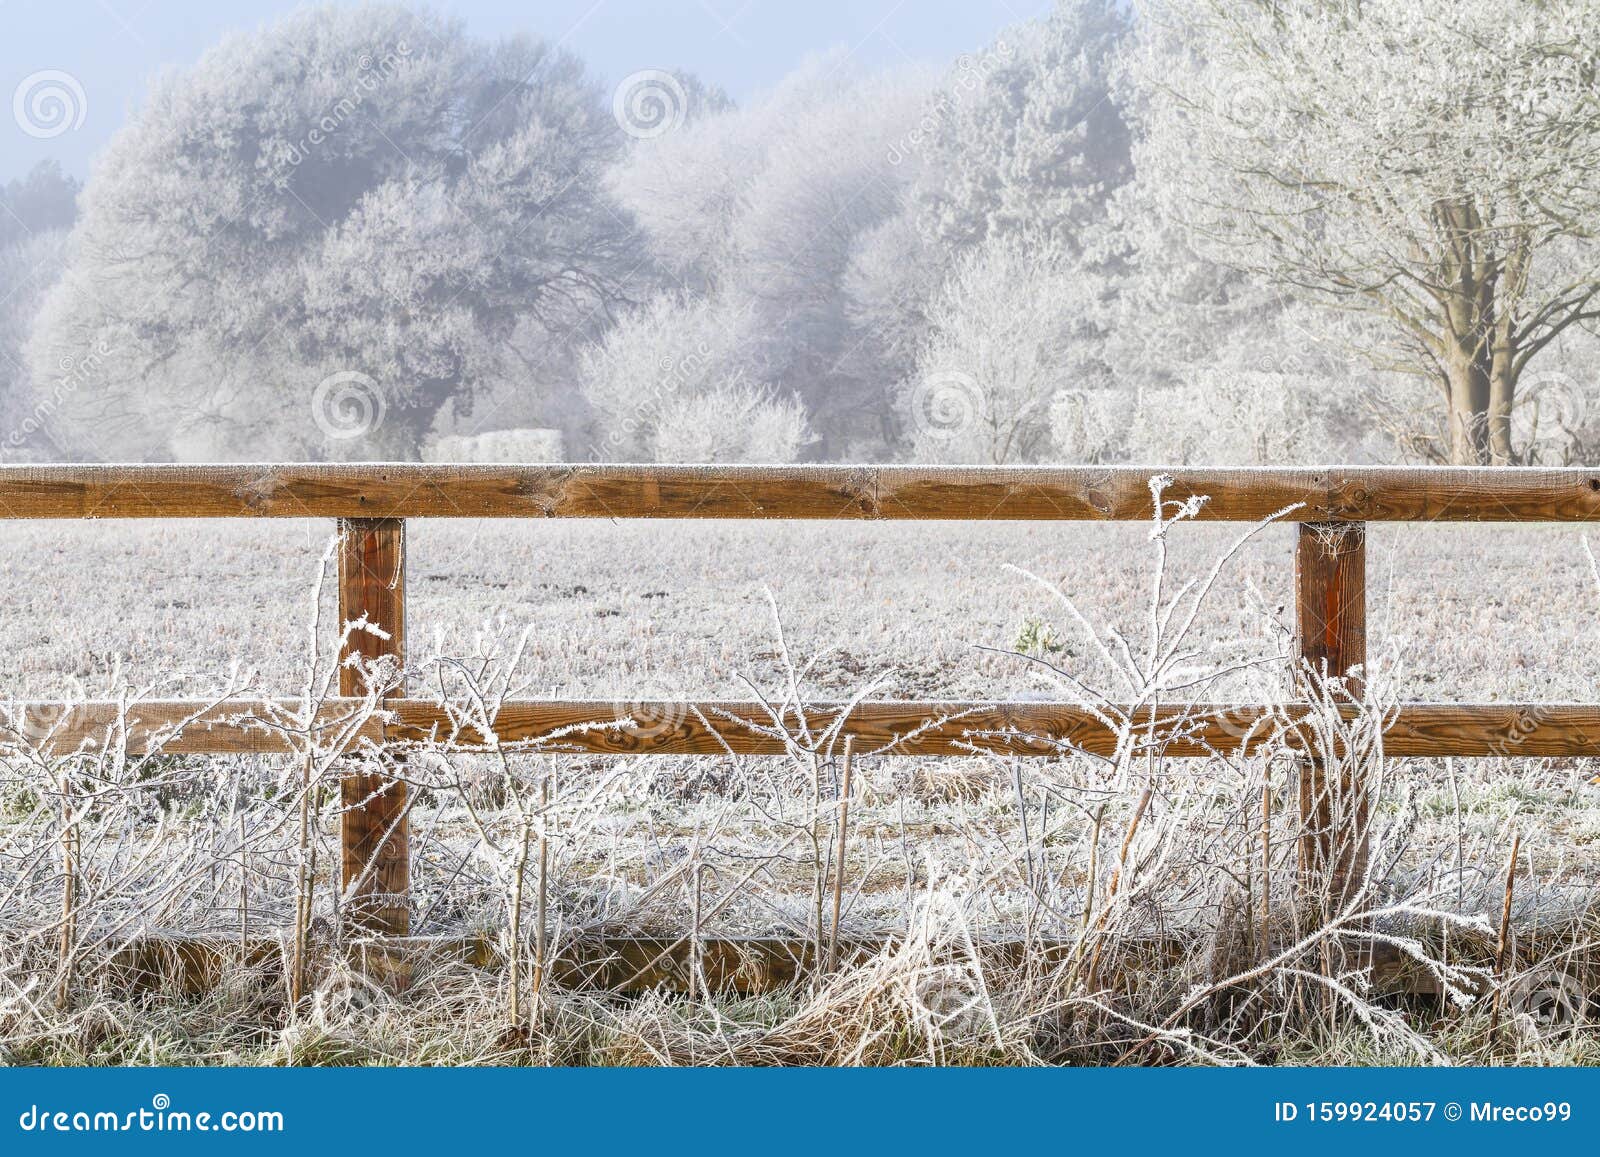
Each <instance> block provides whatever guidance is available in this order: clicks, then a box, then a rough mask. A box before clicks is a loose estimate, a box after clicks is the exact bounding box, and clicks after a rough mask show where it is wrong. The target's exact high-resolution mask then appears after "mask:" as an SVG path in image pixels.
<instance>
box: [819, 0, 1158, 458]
mask: <svg viewBox="0 0 1600 1157" xmlns="http://www.w3.org/2000/svg"><path fill="white" fill-rule="evenodd" d="M1128 27H1129V24H1128V17H1127V15H1126V13H1125V12H1124V11H1123V10H1122V8H1121V7H1120V6H1119V5H1117V4H1115V3H1110V2H1105V0H1061V2H1060V3H1058V4H1057V5H1056V7H1055V8H1054V9H1052V10H1051V12H1050V13H1049V14H1048V15H1046V16H1044V17H1042V18H1040V19H1037V20H1033V21H1030V22H1027V23H1023V24H1020V25H1018V26H1016V27H1014V28H1011V29H1008V30H1006V32H1004V33H1003V34H1002V35H1001V36H1000V37H999V38H998V39H997V40H996V41H995V42H994V43H992V44H990V45H989V46H988V47H986V48H984V49H983V50H982V51H981V52H977V53H974V54H972V55H971V56H967V57H963V58H962V59H961V60H960V61H958V62H957V64H956V66H955V67H954V68H952V69H951V70H950V72H949V73H948V74H947V75H946V77H945V78H944V80H943V82H942V84H941V85H940V87H939V89H938V90H937V91H936V92H935V93H934V95H933V96H932V97H931V98H930V99H929V100H928V102H927V104H926V105H925V106H924V110H923V115H922V117H921V118H920V119H919V120H918V122H917V124H916V125H915V126H914V129H913V131H912V132H911V133H910V134H908V135H907V137H906V138H904V140H903V141H901V142H899V144H898V148H897V153H896V158H895V159H896V163H897V166H898V167H899V168H901V169H904V170H906V172H907V174H908V179H907V181H906V187H905V192H904V193H903V194H902V197H901V210H900V212H899V214H898V215H897V216H896V217H894V218H892V219H891V220H889V221H887V222H885V223H884V224H883V225H881V226H879V227H878V228H876V229H875V230H873V231H871V232H869V233H867V234H864V235H863V236H862V238H861V240H860V242H859V243H858V245H857V247H856V252H855V254H854V256H853V259H852V264H851V267H850V270H849V273H848V275H847V277H846V279H845V286H846V289H847V291H848V294H849V306H850V310H851V315H852V317H853V318H854V319H855V320H856V323H857V325H858V326H859V327H860V328H862V329H863V331H864V332H867V333H869V334H871V336H872V341H871V342H863V343H862V346H861V348H862V349H864V350H866V351H869V352H870V353H872V354H874V355H875V356H876V358H877V359H878V365H879V366H881V367H882V368H883V370H884V371H885V374H886V376H887V377H888V379H889V380H897V379H898V378H901V377H905V376H907V375H911V376H912V377H913V378H915V377H916V376H917V374H925V373H926V372H927V366H926V358H927V351H926V350H923V351H922V354H921V357H920V359H919V358H918V354H917V348H918V344H919V342H921V341H922V339H923V335H924V333H925V331H927V330H928V328H929V326H930V309H931V308H932V307H933V303H934V302H935V301H936V300H938V299H939V298H940V297H941V295H943V294H944V293H945V291H944V289H943V288H941V287H942V286H943V285H944V283H945V281H946V279H947V278H949V277H952V276H954V273H953V271H954V270H955V268H956V267H957V266H958V265H959V264H960V263H961V262H962V260H963V259H964V255H966V254H968V253H970V251H972V250H973V249H974V248H975V247H977V246H980V245H982V244H984V243H985V242H986V241H988V240H991V239H998V238H1005V237H1011V238H1021V237H1028V238H1033V239H1035V240H1037V241H1039V242H1041V243H1044V244H1047V245H1049V246H1051V247H1052V251H1051V253H1050V256H1049V258H1048V261H1047V264H1048V265H1050V266H1051V267H1052V268H1054V269H1056V270H1057V271H1058V272H1060V270H1061V266H1062V263H1063V262H1070V263H1073V264H1075V265H1076V266H1077V269H1078V275H1077V278H1076V280H1077V281H1078V282H1081V283H1083V284H1088V283H1091V282H1094V283H1097V285H1098V288H1097V289H1096V290H1095V291H1094V292H1093V293H1080V300H1079V301H1077V302H1076V303H1073V304H1072V305H1071V306H1068V307H1071V308H1076V307H1078V306H1080V305H1083V304H1084V303H1085V302H1087V301H1091V300H1092V301H1093V302H1094V303H1095V310H1096V314H1097V317H1098V318H1099V319H1100V320H1101V321H1104V320H1105V317H1106V314H1105V312H1104V305H1105V302H1104V300H1103V297H1104V295H1105V294H1106V293H1108V292H1110V290H1111V285H1110V283H1109V282H1108V281H1107V279H1108V278H1110V277H1111V276H1112V275H1113V272H1114V269H1115V266H1116V263H1117V260H1118V258H1119V257H1120V255H1121V249H1122V245H1121V242H1120V241H1119V239H1118V237H1117V235H1116V224H1115V222H1113V221H1112V220H1111V219H1110V218H1109V217H1108V214H1107V204H1108V198H1109V195H1110V194H1111V192H1112V191H1113V190H1115V189H1117V188H1118V187H1119V186H1121V185H1122V184H1123V183H1124V182H1125V181H1126V180H1127V179H1128V176H1129V173H1130V166H1129V134H1128V129H1127V126H1126V124H1125V123H1124V121H1123V119H1122V117H1121V114H1120V111H1119V108H1118V104H1117V102H1116V101H1115V100H1114V99H1112V85H1113V78H1114V75H1115V72H1116V60H1117V53H1118V51H1119V48H1120V45H1121V44H1122V43H1123V41H1124V39H1125V38H1126V35H1127V31H1128ZM991 256H993V255H991ZM961 292H964V291H961ZM1062 304H1063V305H1064V306H1067V305H1068V303H1066V302H1063V303H1062ZM1059 324H1061V325H1065V326H1066V327H1067V328H1068V329H1070V330H1072V331H1073V332H1074V333H1075V335H1076V340H1075V341H1074V344H1073V350H1074V355H1075V356H1076V357H1077V364H1078V368H1079V369H1081V367H1082V363H1083V361H1084V359H1083V357H1082V356H1081V354H1082V353H1083V352H1084V350H1085V349H1086V348H1091V347H1092V348H1094V349H1096V350H1098V348H1099V344H1100V341H1101V339H1102V338H1103V337H1104V336H1105V335H1104V334H1103V333H1102V332H1097V331H1095V330H1094V329H1093V328H1092V327H1089V326H1086V325H1085V318H1084V317H1082V316H1080V317H1075V318H1069V319H1065V321H1064V322H1062V323H1059ZM1052 328H1056V326H1055V325H1053V326H1052ZM913 361H917V362H918V365H917V367H916V369H915V371H914V370H913V365H912V363H913ZM1030 413H1032V411H1030ZM1035 418H1037V419H1038V420H1039V421H1042V416H1041V415H1035ZM1042 428H1043V426H1041V425H1036V424H1034V420H1033V419H1030V425H1029V427H1028V431H1029V432H1028V434H1027V436H1026V437H1025V438H1024V439H1023V441H1025V442H1026V443H1027V444H1028V445H1029V446H1031V447H1035V448H1036V449H1037V448H1042V446H1043V444H1044V443H1043V442H1042V441H1041V440H1040V438H1039V437H1038V433H1039V431H1040V430H1041V429H1042ZM904 429H905V431H906V435H907V439H908V441H912V442H916V443H917V446H916V447H915V448H914V449H915V452H916V453H918V454H922V455H927V454H932V453H935V452H936V450H937V448H938V447H937V446H936V445H934V444H930V443H929V441H928V439H927V438H926V436H925V432H922V433H919V432H918V431H917V430H916V429H914V427H912V426H906V427H904ZM951 441H952V443H953V442H954V441H956V440H954V439H952V440H951ZM1003 441H1004V439H1002V442H1003ZM968 449H969V450H971V452H972V453H974V454H978V455H979V457H983V456H984V455H986V454H988V453H990V452H992V451H993V450H994V449H995V447H989V449H988V450H985V451H983V452H981V453H980V452H979V451H978V450H977V449H976V448H975V447H969V448H968ZM945 451H946V452H947V453H950V454H954V453H956V452H957V448H956V446H955V445H954V444H951V445H947V446H945ZM1006 452H1007V454H1010V455H1014V454H1015V453H1016V452H1017V449H1016V446H1015V445H1014V444H1013V446H1012V447H1011V449H1010V450H1008V451H1006Z"/></svg>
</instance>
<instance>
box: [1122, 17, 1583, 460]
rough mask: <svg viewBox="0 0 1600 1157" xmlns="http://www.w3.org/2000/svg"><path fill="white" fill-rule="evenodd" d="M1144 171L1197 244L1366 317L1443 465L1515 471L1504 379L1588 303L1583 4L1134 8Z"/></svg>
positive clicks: (1513, 384)
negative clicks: (1414, 386) (1425, 409)
mask: <svg viewBox="0 0 1600 1157" xmlns="http://www.w3.org/2000/svg"><path fill="white" fill-rule="evenodd" d="M1141 28H1142V30H1143V33H1142V42H1141V46H1140V50H1139V51H1138V52H1137V53H1135V54H1134V55H1133V58H1132V62H1131V66H1130V68H1131V74H1132V77H1133V79H1134V81H1135V82H1136V83H1137V84H1138V85H1139V86H1140V87H1141V89H1142V90H1143V91H1144V93H1145V94H1146V95H1147V97H1148V99H1147V100H1146V101H1145V102H1144V103H1143V105H1142V116H1141V122H1142V124H1141V128H1142V132H1141V138H1140V145H1139V147H1138V150H1137V163H1138V168H1139V172H1140V176H1141V180H1147V181H1149V182H1150V183H1151V186H1152V187H1153V188H1155V189H1157V190H1160V191H1161V193H1162V194H1163V197H1164V206H1165V208H1166V210H1167V211H1168V212H1170V213H1171V214H1172V216H1173V218H1174V219H1175V220H1178V221H1181V222H1182V223H1183V224H1184V225H1185V226H1186V227H1187V228H1188V229H1189V231H1190V236H1191V239H1192V241H1193V244H1194V246H1195V248H1196V249H1197V250H1198V251H1200V252H1202V253H1203V254H1204V255H1205V256H1207V257H1209V258H1211V259H1213V260H1215V261H1218V262H1221V263H1225V264H1228V265H1230V266H1233V267H1235V268H1238V269H1241V270H1245V271H1247V272H1249V273H1251V274H1253V275H1259V276H1263V277H1267V278H1270V279H1273V280H1274V281H1276V282H1277V283H1279V284H1281V285H1284V286H1287V287H1290V288H1292V289H1294V290H1297V291H1305V292H1309V293H1313V294H1316V295H1319V296H1321V297H1322V298H1323V299H1324V300H1326V301H1329V302H1331V303H1333V304H1336V305H1341V306H1346V307H1352V308H1356V309H1360V310H1366V311H1371V312H1372V313H1373V314H1375V315H1376V316H1378V317H1380V318H1381V319H1383V321H1384V322H1385V323H1386V327H1387V328H1386V332H1387V333H1388V335H1389V341H1388V342H1387V343H1386V344H1387V348H1386V349H1385V350H1383V351H1382V353H1381V358H1382V359H1383V360H1384V361H1386V362H1387V363H1388V364H1390V365H1393V366H1396V367H1398V368H1401V369H1403V370H1405V371H1407V372H1410V373H1413V374H1417V375H1422V376H1424V377H1425V378H1427V379H1429V380H1431V381H1433V382H1434V383H1435V384H1436V388H1437V393H1438V397H1439V398H1440V399H1441V402H1442V405H1441V406H1440V413H1441V415H1442V416H1443V417H1444V419H1445V421H1444V422H1443V423H1441V425H1442V426H1443V429H1442V431H1441V433H1440V435H1439V436H1438V437H1437V438H1435V439H1434V440H1433V441H1432V442H1431V444H1428V445H1425V446H1420V447H1419V449H1422V450H1424V451H1425V452H1426V453H1427V454H1428V455H1429V456H1430V457H1432V458H1434V459H1436V460H1441V461H1452V462H1458V463H1463V462H1465V463H1470V462H1496V463H1504V462H1513V461H1519V460H1522V458H1523V457H1524V451H1525V450H1526V449H1527V448H1526V447H1518V446H1517V445H1516V444H1515V439H1514V436H1513V428H1514V411H1515V406H1516V403H1517V398H1518V388H1519V383H1520V382H1522V381H1523V380H1524V378H1525V377H1526V375H1527V374H1528V373H1529V371H1530V363H1531V362H1532V361H1533V359H1535V358H1536V357H1538V356H1539V355H1540V353H1541V352H1542V351H1544V350H1545V349H1546V348H1547V347H1549V346H1550V344H1551V343H1552V342H1554V341H1555V340H1556V339H1557V338H1558V337H1559V336H1560V335H1561V334H1562V333H1563V332H1565V331H1566V330H1568V329H1569V327H1572V326H1574V325H1577V324H1579V323H1582V322H1584V321H1586V320H1590V319H1594V318H1596V317H1600V297H1597V293H1600V277H1597V268H1600V267H1597V258H1600V249H1597V247H1596V246H1595V244H1594V241H1593V239H1592V238H1593V230H1594V225H1595V222H1596V220H1597V219H1600V182H1596V181H1595V180H1594V179H1593V170H1594V165H1595V161H1596V158H1597V157H1600V91H1597V89H1596V84H1595V76H1596V64H1597V59H1596V47H1595V46H1596V45H1597V44H1600V4H1596V3H1594V0H1536V2H1530V3H1524V4H1506V3H1503V2H1501V0H1457V2H1456V3H1451V4H1438V5H1435V4H1421V3H1408V2H1400V0H1389V2H1373V0H1359V2H1358V0H1154V2H1152V3H1151V4H1149V5H1147V7H1146V10H1145V13H1144V19H1143V20H1142V21H1141Z"/></svg>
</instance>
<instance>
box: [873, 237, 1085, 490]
mask: <svg viewBox="0 0 1600 1157" xmlns="http://www.w3.org/2000/svg"><path fill="white" fill-rule="evenodd" d="M1105 293H1106V282H1105V281H1104V279H1102V278H1099V277H1096V276H1094V275H1092V274H1090V273H1087V272H1086V271H1085V270H1084V268H1083V266H1082V265H1081V264H1080V263H1078V262H1076V261H1074V260H1073V259H1072V256H1071V254H1070V253H1068V252H1067V250H1066V246H1065V244H1064V243H1063V242H1061V241H1059V240H1053V239H1049V238H1034V237H1030V236H1027V235H1013V234H996V235H994V236H991V237H990V238H989V239H988V240H986V241H984V242H983V243H982V244H981V245H979V246H977V247H976V248H974V249H972V250H969V251H968V252H967V253H966V254H965V255H964V256H963V257H961V258H960V260H958V261H957V263H956V266H955V269H954V270H953V271H952V273H951V275H950V277H949V279H948V280H947V281H946V282H945V284H944V285H943V286H942V287H941V289H940V290H939V292H938V294H937V295H936V296H935V298H934V300H933V302H932V303H931V304H930V306H929V307H928V332H927V335H926V337H925V338H924V340H923V343H922V345H921V347H920V349H919V350H918V354H917V360H916V369H915V373H914V374H913V375H912V377H911V378H910V379H909V380H908V381H907V382H905V383H904V384H903V385H902V387H901V390H900V396H901V400H902V404H903V405H904V406H905V409H906V416H907V428H908V429H909V431H910V434H911V440H912V451H913V454H914V456H915V457H917V458H919V459H923V460H929V461H946V462H974V463H985V464H999V463H1007V462H1030V461H1035V460H1037V459H1038V458H1039V457H1040V456H1041V455H1043V454H1045V453H1046V452H1047V450H1048V448H1049V441H1050V439H1049V434H1050V404H1051V401H1052V399H1053V398H1054V397H1055V395H1056V394H1057V393H1058V392H1059V391H1061V390H1062V389H1065V388H1103V386H1104V385H1105V383H1104V381H1103V380H1102V379H1101V374H1102V368H1101V366H1100V363H1099V361H1098V358H1097V356H1096V351H1097V349H1098V343H1097V340H1096V333H1097V329H1098V327H1099V324H1100V321H1101V318H1102V315H1103V310H1104V307H1105V301H1104V297H1105Z"/></svg>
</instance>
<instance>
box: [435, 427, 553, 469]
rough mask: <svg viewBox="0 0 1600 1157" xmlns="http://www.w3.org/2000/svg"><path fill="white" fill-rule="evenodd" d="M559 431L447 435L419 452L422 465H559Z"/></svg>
mask: <svg viewBox="0 0 1600 1157" xmlns="http://www.w3.org/2000/svg"><path fill="white" fill-rule="evenodd" d="M564 457H565V448H564V446H563V444H562V439H561V431H560V430H551V429H544V428H525V429H518V430H490V431H489V432H488V433H486V434H446V435H445V436H443V437H442V438H439V439H437V440H435V441H434V443H433V444H432V445H431V446H428V447H426V448H424V449H423V451H422V460H423V461H424V462H516V463H524V462H560V461H562V460H563V459H564Z"/></svg>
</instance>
